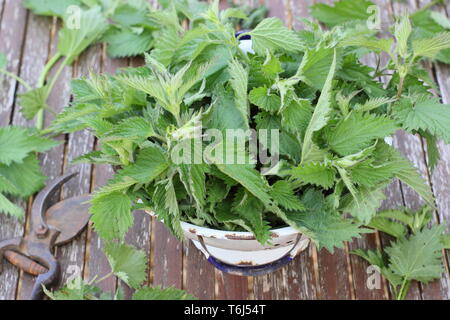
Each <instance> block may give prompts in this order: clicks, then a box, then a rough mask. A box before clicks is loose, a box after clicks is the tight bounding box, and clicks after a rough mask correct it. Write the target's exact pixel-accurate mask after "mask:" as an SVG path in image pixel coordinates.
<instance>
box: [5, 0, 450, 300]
mask: <svg viewBox="0 0 450 320" xmlns="http://www.w3.org/2000/svg"><path fill="white" fill-rule="evenodd" d="M20 2H21V1H19V0H0V52H3V53H6V54H7V56H8V61H9V70H10V71H11V72H14V73H16V74H19V75H20V76H21V77H22V78H24V79H25V80H27V81H29V82H30V83H35V82H36V81H37V77H38V76H39V73H40V71H41V70H42V68H43V66H44V65H45V63H46V61H47V59H48V58H49V57H50V56H52V54H53V53H54V52H55V46H56V43H57V33H58V29H59V28H60V25H59V23H58V22H57V21H56V20H52V19H50V18H46V17H39V16H35V15H33V14H31V13H30V12H28V11H27V10H25V9H23V8H22V6H21V4H20ZM153 2H154V1H153ZM247 2H253V5H258V4H259V2H258V1H255V0H253V1H247ZM313 2H314V0H284V1H283V0H270V1H266V4H267V5H268V6H269V7H270V10H271V11H270V15H271V16H277V17H280V18H281V19H282V20H283V21H285V22H286V24H287V25H288V26H290V27H294V28H301V27H302V24H301V22H300V21H298V19H297V18H299V17H308V6H309V5H311V4H313ZM322 2H325V1H322ZM327 2H332V1H331V0H330V1H327ZM376 2H377V3H378V4H379V5H380V6H381V8H382V10H381V12H382V15H383V22H386V21H389V20H392V16H393V14H394V13H401V12H402V11H403V10H405V9H410V10H415V9H416V8H417V7H418V6H422V5H423V4H424V3H427V2H429V0H424V1H423V2H424V3H419V2H422V0H417V1H416V0H409V1H407V2H406V3H405V2H402V3H400V2H394V1H388V0H378V1H376ZM224 5H225V4H224ZM447 10H448V12H447V13H450V5H448V6H447ZM444 13H446V12H444ZM369 62H370V61H369ZM142 63H143V61H142V59H139V58H138V59H129V60H126V59H123V60H112V59H110V58H108V57H107V56H106V54H105V47H104V46H103V45H96V46H93V47H91V48H90V49H89V50H88V51H87V52H86V53H85V54H83V56H82V57H81V58H80V59H79V60H77V61H76V62H75V64H74V65H73V66H72V67H70V68H66V69H65V71H64V72H63V75H62V77H61V81H59V82H58V84H57V85H56V88H55V90H53V93H52V95H51V97H50V105H51V107H52V108H53V109H54V110H55V111H57V112H59V111H61V110H62V109H63V107H64V106H66V105H67V104H68V102H69V101H70V87H69V81H70V78H72V77H79V76H83V75H87V74H88V73H89V71H90V70H93V71H95V72H107V73H112V72H114V70H115V69H117V68H119V67H124V66H138V65H141V64H142ZM428 67H429V69H430V72H431V75H432V77H434V78H435V80H436V82H437V83H438V85H439V86H440V88H441V91H442V99H443V101H444V102H445V103H450V69H449V68H448V67H446V66H444V65H441V64H433V65H429V66H428ZM22 91H23V87H21V86H19V85H18V84H17V82H16V81H14V80H11V79H5V80H3V90H0V106H1V108H0V125H1V126H5V125H8V124H13V125H28V126H32V125H33V123H32V122H29V121H26V120H25V119H24V118H23V117H22V116H21V114H20V113H19V106H18V104H17V100H16V96H17V94H18V93H20V92H22ZM52 119H53V115H52V114H51V113H50V112H47V113H46V118H45V123H46V125H48V124H49V123H50V122H51V121H52ZM59 139H61V140H62V141H64V143H62V144H61V145H60V146H59V147H57V148H55V149H53V150H52V151H51V152H49V153H48V154H46V155H43V156H42V164H43V170H44V172H45V174H46V175H47V176H48V177H49V178H50V179H53V178H55V177H57V176H60V175H61V174H63V173H67V172H72V171H75V170H76V171H80V175H78V176H77V177H76V179H75V180H73V181H71V182H70V183H68V184H67V185H66V186H65V187H64V189H63V192H62V197H63V198H64V197H69V196H74V195H78V194H82V193H88V192H90V191H93V190H94V189H96V188H97V187H99V186H102V185H103V184H105V183H106V181H107V180H108V178H109V177H110V176H111V173H112V171H111V168H110V167H108V166H103V165H89V164H84V165H76V166H75V165H71V160H73V159H74V158H76V157H77V156H79V155H82V154H84V153H86V152H89V151H91V150H92V149H95V148H96V146H97V141H96V139H95V138H94V136H93V135H92V134H91V133H89V132H86V131H83V132H78V133H74V134H70V135H67V136H61V137H59ZM395 144H396V146H397V147H398V148H399V149H400V150H401V151H402V153H403V154H405V155H406V156H407V157H408V158H409V159H410V160H412V161H413V162H414V163H415V165H416V166H417V167H418V168H419V169H420V171H421V172H422V174H423V176H424V177H425V179H426V181H427V182H428V183H429V184H430V185H431V186H432V188H433V191H434V194H435V196H436V199H437V207H438V211H437V212H436V215H435V219H437V220H440V221H441V220H443V219H445V218H446V220H447V223H450V211H449V206H450V179H449V177H450V146H446V145H444V144H443V143H440V144H439V148H440V151H441V153H442V157H443V160H442V161H441V162H440V164H439V166H438V167H437V168H436V170H435V172H434V174H432V175H431V174H430V172H429V171H427V168H426V163H425V159H426V146H425V143H424V142H423V141H421V140H420V139H419V138H418V137H416V136H412V135H408V134H405V133H404V132H399V133H398V134H397V135H396V139H395ZM387 198H388V200H387V201H386V203H385V205H384V206H385V207H389V208H392V207H398V206H406V207H411V208H417V207H419V206H420V205H421V204H422V201H421V200H420V198H419V197H418V196H417V195H416V194H415V193H414V192H412V191H411V190H410V189H409V188H408V187H407V186H405V185H403V184H401V183H399V182H396V183H394V184H392V185H391V186H390V188H389V189H388V190H387ZM22 205H23V207H24V208H26V209H28V210H29V209H30V203H29V202H23V203H22ZM135 217H136V223H135V225H134V227H133V228H132V230H131V231H130V232H129V234H128V235H127V241H128V243H130V244H133V245H135V246H137V247H139V248H141V249H144V250H145V251H146V252H148V254H149V266H150V267H149V270H148V275H149V281H148V282H149V284H152V285H162V286H164V287H165V286H175V287H178V288H183V289H185V290H187V291H188V292H190V293H192V294H194V295H195V296H197V297H199V298H200V299H389V298H390V297H391V296H392V295H391V293H390V292H389V289H388V287H387V284H386V283H385V282H384V280H381V281H379V282H377V281H376V280H377V279H376V276H375V278H374V276H373V270H371V269H370V268H368V267H369V266H368V264H367V263H365V262H364V261H362V260H361V259H360V258H358V257H355V256H352V255H350V254H349V252H350V251H351V250H353V249H356V248H364V249H367V248H379V247H382V246H385V245H387V244H388V243H389V241H388V240H387V239H386V238H385V237H384V236H382V235H380V234H372V235H367V236H365V237H364V238H362V239H360V240H357V241H354V242H353V243H349V244H347V245H346V248H345V249H343V250H337V251H336V252H335V254H334V255H331V254H329V253H328V252H327V251H324V250H322V251H320V252H319V251H318V250H317V249H316V248H315V247H314V246H310V247H309V249H308V250H307V251H306V252H303V253H302V254H301V255H300V256H298V257H297V258H296V259H295V260H294V261H293V262H292V263H291V264H289V265H288V266H286V267H285V268H283V269H281V270H279V271H277V272H275V273H273V274H270V275H266V276H261V277H254V278H244V277H236V276H231V275H228V274H223V273H221V272H219V271H217V270H215V269H214V268H213V267H212V266H211V265H210V264H209V263H208V262H207V261H206V260H205V258H204V257H203V256H202V254H201V253H200V252H199V251H198V250H197V249H196V248H195V247H194V246H193V245H192V244H191V243H187V242H186V243H180V242H178V241H177V240H175V239H174V237H173V236H172V235H171V234H170V233H169V232H168V231H167V230H166V229H165V227H164V226H163V225H161V224H160V223H158V222H156V221H152V219H151V218H150V217H149V216H148V215H145V214H143V213H142V212H137V213H135ZM27 226H28V224H25V225H24V226H23V225H21V224H20V223H18V222H17V221H16V220H15V219H12V218H8V217H6V216H4V215H0V239H5V238H10V237H13V236H18V235H22V234H23V233H24V232H26V229H27ZM101 247H102V242H101V241H100V239H99V238H98V236H97V235H96V234H95V232H93V230H92V228H91V227H89V229H88V230H87V231H86V232H84V233H83V234H82V235H81V236H79V237H78V238H77V239H76V240H75V241H74V242H72V243H71V244H69V245H67V246H65V247H62V248H59V249H58V250H57V253H56V255H57V257H58V259H59V260H60V262H61V266H62V271H63V277H62V278H63V279H62V280H63V281H65V280H67V279H68V278H70V277H73V275H76V274H77V273H78V274H81V275H82V276H83V277H84V278H85V279H91V278H92V277H94V276H95V275H98V276H100V277H101V276H102V275H105V274H107V273H108V272H109V266H108V263H107V261H106V258H105V257H104V255H103V253H102V251H101ZM447 258H448V257H447ZM448 262H449V261H448V260H447V261H446V272H445V274H444V275H443V278H442V280H440V281H435V282H433V283H431V284H430V285H427V286H422V285H418V284H414V285H413V286H412V288H411V290H410V294H409V296H408V298H409V299H449V298H450V280H449V273H448V269H449V268H448V267H449V264H448ZM2 263H3V264H4V267H5V269H4V272H3V274H1V275H0V299H23V298H26V297H27V296H28V295H29V293H30V289H31V287H32V285H33V281H34V279H33V278H32V277H30V276H28V275H26V274H23V273H21V272H19V271H18V270H17V269H16V268H14V267H12V266H11V265H10V264H8V263H6V262H2ZM371 276H372V277H371ZM368 283H369V285H368ZM100 286H101V287H102V288H103V289H105V290H110V291H113V290H115V289H116V288H117V287H119V286H121V287H124V289H125V292H126V295H127V297H129V296H130V294H131V291H130V290H129V289H128V288H127V287H126V286H125V285H124V284H123V283H122V282H120V281H117V279H114V278H109V279H107V280H106V281H103V282H102V283H100Z"/></svg>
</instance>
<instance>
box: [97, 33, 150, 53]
mask: <svg viewBox="0 0 450 320" xmlns="http://www.w3.org/2000/svg"><path fill="white" fill-rule="evenodd" d="M103 40H104V41H105V42H106V43H107V44H108V47H107V50H108V55H109V56H110V57H111V58H127V57H134V56H138V55H142V54H144V53H145V52H147V51H149V50H150V48H151V47H152V45H153V42H154V39H153V32H152V31H149V30H144V31H142V32H141V33H139V34H138V33H136V32H133V30H131V29H110V31H108V32H107V33H106V34H105V35H104V37H103Z"/></svg>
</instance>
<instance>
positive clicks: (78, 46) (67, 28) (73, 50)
mask: <svg viewBox="0 0 450 320" xmlns="http://www.w3.org/2000/svg"><path fill="white" fill-rule="evenodd" d="M78 18H79V20H78V21H72V20H71V19H70V17H65V22H64V27H63V28H62V29H61V30H60V31H59V42H58V51H59V52H60V53H61V54H62V55H64V56H65V57H66V58H67V64H71V63H72V62H73V61H74V59H75V58H76V57H77V56H78V55H80V53H81V52H83V51H84V50H85V49H86V48H87V47H88V46H90V45H91V44H93V43H94V42H96V41H98V40H99V39H100V38H101V37H102V35H103V34H104V33H105V31H106V30H107V29H108V22H107V20H106V18H105V17H104V16H103V14H102V12H101V9H100V7H94V8H92V9H88V10H81V11H80V12H79V17H78Z"/></svg>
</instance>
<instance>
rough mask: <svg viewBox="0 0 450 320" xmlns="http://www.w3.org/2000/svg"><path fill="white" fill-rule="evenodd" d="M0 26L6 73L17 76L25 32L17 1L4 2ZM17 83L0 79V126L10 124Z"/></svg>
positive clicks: (22, 9)
mask: <svg viewBox="0 0 450 320" xmlns="http://www.w3.org/2000/svg"><path fill="white" fill-rule="evenodd" d="M2 16H3V18H2V22H1V26H0V39H1V41H0V52H1V53H3V54H5V55H6V58H7V60H8V71H9V72H11V73H14V74H18V73H19V70H20V61H21V58H22V48H23V44H24V39H25V33H26V31H27V29H26V25H27V11H26V10H25V9H24V8H22V5H21V4H20V2H19V1H8V2H5V4H4V8H3V15H2ZM16 90H17V81H15V80H13V79H11V78H7V77H5V76H3V75H2V76H1V77H0V126H5V125H8V124H9V123H10V119H11V116H12V110H13V108H14V101H15V93H16Z"/></svg>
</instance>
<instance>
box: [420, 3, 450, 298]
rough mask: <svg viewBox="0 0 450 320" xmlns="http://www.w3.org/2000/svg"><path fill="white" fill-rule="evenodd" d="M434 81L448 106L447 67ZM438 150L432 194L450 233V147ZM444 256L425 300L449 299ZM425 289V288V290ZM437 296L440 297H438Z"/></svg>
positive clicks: (440, 145)
mask: <svg viewBox="0 0 450 320" xmlns="http://www.w3.org/2000/svg"><path fill="white" fill-rule="evenodd" d="M428 2H429V1H419V2H418V3H419V7H422V6H423V5H425V4H427V3H428ZM437 9H438V10H439V11H440V12H442V13H444V14H446V15H447V16H449V13H450V5H449V4H448V3H447V5H446V10H445V9H444V8H441V9H439V7H438V8H437ZM432 71H434V73H435V79H436V81H437V83H438V85H439V88H440V92H441V97H442V102H443V103H446V104H449V103H450V90H449V83H450V80H449V79H450V68H449V66H448V65H444V64H441V63H436V64H434V70H432ZM438 148H439V151H440V153H441V161H440V162H439V164H438V166H437V167H436V169H435V170H434V172H433V173H432V174H430V175H431V182H432V186H433V189H434V193H435V196H436V204H437V208H438V210H437V215H436V217H435V218H436V221H439V222H441V223H444V224H446V226H447V232H449V231H450V210H449V209H450V200H449V197H448V194H449V192H450V183H449V181H448V178H447V177H448V175H449V173H450V146H449V145H447V144H445V143H444V142H443V141H439V143H438ZM445 255H446V259H444V260H446V263H447V264H446V268H445V271H444V277H443V278H442V279H441V281H440V282H439V284H438V285H437V284H435V283H433V284H432V285H433V286H436V287H437V288H434V290H432V291H431V292H428V290H427V291H426V292H425V295H424V298H425V299H446V300H448V299H449V297H450V279H449V265H450V264H449V263H450V260H449V256H448V252H445ZM425 289H427V288H425ZM439 295H440V296H441V297H439Z"/></svg>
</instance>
